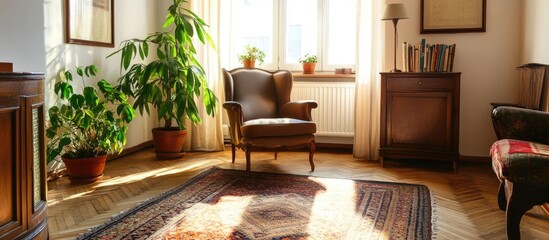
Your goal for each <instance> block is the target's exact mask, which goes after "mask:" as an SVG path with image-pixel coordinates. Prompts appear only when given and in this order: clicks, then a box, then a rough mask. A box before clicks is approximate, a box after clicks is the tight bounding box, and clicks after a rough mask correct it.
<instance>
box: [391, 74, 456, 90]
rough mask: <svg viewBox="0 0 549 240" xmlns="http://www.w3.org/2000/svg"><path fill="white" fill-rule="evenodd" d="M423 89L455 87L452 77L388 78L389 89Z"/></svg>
mask: <svg viewBox="0 0 549 240" xmlns="http://www.w3.org/2000/svg"><path fill="white" fill-rule="evenodd" d="M421 89H450V90H451V89H454V81H453V79H451V78H419V77H418V78H392V77H388V78H387V91H394V90H405V91H409V90H421Z"/></svg>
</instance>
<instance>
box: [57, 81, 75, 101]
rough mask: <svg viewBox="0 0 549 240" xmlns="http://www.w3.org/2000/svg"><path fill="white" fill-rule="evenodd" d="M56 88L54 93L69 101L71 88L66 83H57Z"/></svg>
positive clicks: (71, 92)
mask: <svg viewBox="0 0 549 240" xmlns="http://www.w3.org/2000/svg"><path fill="white" fill-rule="evenodd" d="M56 88H58V89H57V91H56V92H57V95H58V96H59V97H61V99H69V98H70V97H71V96H72V94H73V90H72V86H71V85H70V84H68V83H66V82H59V83H57V84H56Z"/></svg>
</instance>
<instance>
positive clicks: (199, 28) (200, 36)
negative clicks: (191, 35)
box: [194, 19, 206, 44]
mask: <svg viewBox="0 0 549 240" xmlns="http://www.w3.org/2000/svg"><path fill="white" fill-rule="evenodd" d="M194 29H196V35H198V39H200V42H202V43H203V44H204V43H206V41H205V40H204V33H203V32H202V26H201V25H200V23H199V22H197V21H196V19H195V20H194Z"/></svg>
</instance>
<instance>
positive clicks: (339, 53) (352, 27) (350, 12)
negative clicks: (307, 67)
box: [327, 0, 357, 65]
mask: <svg viewBox="0 0 549 240" xmlns="http://www.w3.org/2000/svg"><path fill="white" fill-rule="evenodd" d="M328 4H329V7H328V43H327V48H328V49H327V51H328V55H327V60H328V62H327V63H328V65H350V64H355V61H356V22H357V20H356V9H357V6H356V0H328Z"/></svg>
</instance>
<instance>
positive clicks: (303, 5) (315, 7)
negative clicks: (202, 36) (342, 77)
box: [220, 0, 359, 71]
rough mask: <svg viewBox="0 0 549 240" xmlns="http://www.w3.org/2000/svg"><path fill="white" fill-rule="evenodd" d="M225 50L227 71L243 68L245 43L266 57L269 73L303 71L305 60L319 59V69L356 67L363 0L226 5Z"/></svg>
mask: <svg viewBox="0 0 549 240" xmlns="http://www.w3.org/2000/svg"><path fill="white" fill-rule="evenodd" d="M222 2H223V3H222V4H225V6H222V7H221V9H222V10H221V11H222V13H221V24H222V29H223V30H222V33H221V34H222V35H221V36H222V39H227V41H224V42H227V43H228V44H227V43H225V44H224V45H223V47H222V48H221V49H220V53H221V54H222V63H223V66H224V67H226V68H236V67H240V66H241V65H242V64H241V63H239V62H238V57H237V56H238V54H240V53H241V51H242V50H243V48H244V45H246V44H251V45H254V46H256V47H258V48H260V49H261V50H263V51H264V52H265V53H266V58H265V62H264V63H263V64H262V65H260V67H261V68H265V69H289V70H301V64H299V58H300V57H302V56H303V55H305V54H306V53H309V54H315V55H317V56H318V59H319V63H318V64H317V71H333V70H334V69H335V68H337V67H353V68H354V67H355V62H356V44H357V43H356V36H357V34H356V31H357V30H356V29H357V14H356V11H357V10H356V9H358V6H357V4H359V1H357V0H232V1H222Z"/></svg>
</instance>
